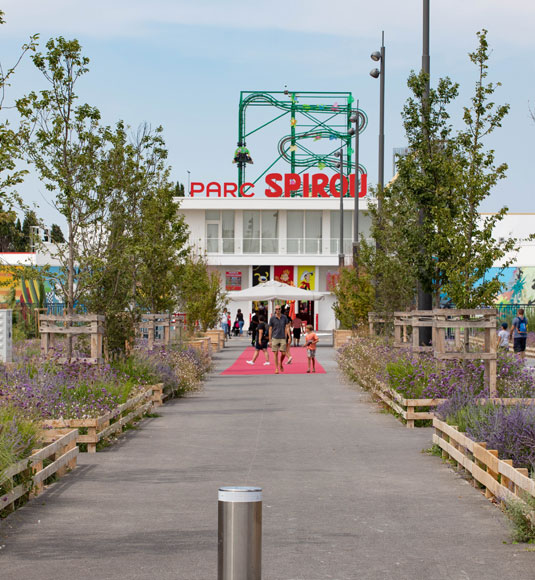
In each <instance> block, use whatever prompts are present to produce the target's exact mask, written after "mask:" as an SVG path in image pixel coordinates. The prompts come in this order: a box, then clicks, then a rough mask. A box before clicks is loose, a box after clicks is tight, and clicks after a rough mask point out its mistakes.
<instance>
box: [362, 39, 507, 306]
mask: <svg viewBox="0 0 535 580" xmlns="http://www.w3.org/2000/svg"><path fill="white" fill-rule="evenodd" d="M478 38H479V47H478V49H477V50H476V51H475V52H474V53H471V54H470V55H469V56H470V59H471V61H472V62H473V63H474V64H476V66H477V67H478V80H477V82H476V90H475V94H474V97H473V98H472V100H471V106H470V107H466V108H465V109H464V116H463V119H464V124H465V128H464V129H462V130H460V131H458V132H454V131H453V129H452V126H451V123H450V115H449V111H448V109H449V105H450V104H451V102H452V101H453V100H454V99H455V98H456V97H457V94H458V85H457V84H455V83H453V82H452V81H451V80H450V79H448V78H446V79H441V80H439V83H438V85H437V88H436V89H431V90H430V94H429V97H428V98H427V96H426V82H427V75H425V74H423V73H421V74H419V75H415V74H414V73H412V74H411V75H410V77H409V80H408V85H409V88H410V89H411V92H412V97H411V98H409V99H408V101H407V103H406V105H405V107H404V109H403V114H402V117H403V122H404V127H405V131H406V134H407V139H408V145H409V154H408V155H406V156H404V157H401V158H399V159H398V174H397V178H396V179H395V180H393V182H392V183H391V184H390V186H389V187H387V188H385V191H384V196H383V208H384V209H383V212H384V220H385V225H384V227H382V224H381V222H380V221H379V219H378V216H377V215H376V212H375V215H373V212H374V210H373V207H372V209H371V211H372V215H373V218H374V219H373V222H374V225H373V228H372V231H373V235H374V236H375V238H376V239H377V240H379V241H380V242H381V243H380V246H381V245H383V244H384V246H385V248H384V251H382V250H380V252H381V251H382V255H377V256H374V257H373V260H374V265H373V267H374V268H377V269H379V270H380V271H382V274H383V275H385V281H386V280H389V277H388V272H387V270H388V268H393V270H396V269H397V271H398V272H399V273H401V272H402V271H404V272H405V274H404V278H405V280H406V281H407V282H408V281H409V279H410V278H413V279H415V280H419V282H420V283H421V284H422V287H423V289H424V290H425V291H427V292H432V293H433V295H434V302H435V306H436V307H438V306H439V304H440V295H441V293H444V292H445V293H447V295H448V296H449V297H450V298H451V299H452V300H453V301H454V303H455V305H456V306H457V307H458V308H474V307H478V306H482V305H489V304H492V302H493V300H494V298H495V296H496V294H497V292H498V291H499V289H500V287H501V283H500V282H499V279H498V277H499V274H498V275H496V276H494V277H492V278H490V279H489V278H487V279H485V280H483V277H484V276H485V273H486V272H488V269H489V268H490V267H492V266H493V264H494V263H495V262H496V261H502V263H503V264H504V267H505V266H506V265H507V262H504V261H503V260H504V257H505V256H506V254H507V253H508V252H509V251H511V250H513V249H514V248H515V247H516V241H515V240H514V239H508V240H506V241H505V242H497V241H496V240H494V238H493V236H492V232H493V230H494V228H495V226H496V224H497V223H498V222H499V221H500V220H501V219H503V216H504V215H505V213H506V211H507V209H506V208H503V209H502V210H501V211H499V212H498V213H497V214H495V215H494V216H492V217H489V218H485V219H481V217H480V215H479V208H480V205H481V202H482V201H483V200H484V199H485V198H486V197H487V196H488V195H489V193H490V191H491V189H492V187H493V186H494V185H495V184H496V182H497V181H498V180H499V179H502V178H503V177H504V174H505V169H506V166H505V165H499V166H495V164H494V152H493V151H487V150H485V148H484V142H483V140H484V138H485V137H486V136H487V135H489V134H490V133H492V132H493V131H494V130H495V129H496V128H498V127H500V126H501V122H502V120H503V117H504V116H505V115H506V114H507V111H508V106H507V105H502V106H498V105H496V104H495V103H494V102H492V101H491V100H490V98H491V97H492V95H493V93H494V91H495V88H496V86H499V84H498V85H494V84H492V83H488V82H487V81H486V77H487V74H488V65H487V61H488V44H487V39H486V31H482V32H481V33H479V34H478ZM381 264H383V266H381ZM377 279H378V284H379V285H380V284H381V283H382V280H381V278H380V276H378V277H377ZM390 280H391V279H390ZM389 284H390V285H391V282H390V281H389ZM387 295H388V292H386V294H385V296H387Z"/></svg>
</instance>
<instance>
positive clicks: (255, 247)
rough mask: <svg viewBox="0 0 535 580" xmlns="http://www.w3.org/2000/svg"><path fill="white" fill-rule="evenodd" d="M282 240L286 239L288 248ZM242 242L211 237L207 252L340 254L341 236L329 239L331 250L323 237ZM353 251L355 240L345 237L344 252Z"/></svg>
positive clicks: (347, 253)
mask: <svg viewBox="0 0 535 580" xmlns="http://www.w3.org/2000/svg"><path fill="white" fill-rule="evenodd" d="M281 241H282V242H284V241H286V250H285V251H284V245H283V244H281ZM239 244H240V242H239V241H238V240H237V239H236V238H218V239H215V238H209V239H207V240H206V253H207V254H279V253H281V254H298V255H307V254H308V255H312V256H317V255H320V254H324V255H325V254H326V255H331V256H337V255H338V253H339V252H338V248H339V246H340V239H339V238H331V239H330V240H329V251H328V252H324V248H323V239H322V238H286V240H284V238H243V239H242V240H241V251H240V250H239ZM352 252H353V240H352V239H351V238H344V254H346V255H349V254H352Z"/></svg>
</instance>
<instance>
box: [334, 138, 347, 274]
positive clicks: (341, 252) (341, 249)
mask: <svg viewBox="0 0 535 580" xmlns="http://www.w3.org/2000/svg"><path fill="white" fill-rule="evenodd" d="M334 155H335V157H339V158H340V161H338V162H337V163H336V166H337V167H339V168H340V247H339V248H338V267H339V268H343V267H344V263H345V255H344V141H343V140H342V145H341V147H340V149H338V151H336V152H335V154H334Z"/></svg>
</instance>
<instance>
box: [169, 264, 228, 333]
mask: <svg viewBox="0 0 535 580" xmlns="http://www.w3.org/2000/svg"><path fill="white" fill-rule="evenodd" d="M177 290H178V296H177V299H178V304H179V308H180V310H181V312H185V313H186V324H187V327H188V329H189V331H190V332H192V331H193V329H194V328H195V323H196V322H197V321H198V322H199V325H200V327H201V329H202V330H207V329H208V328H212V327H214V326H217V324H218V322H219V318H220V316H221V311H222V310H223V307H224V306H225V304H226V294H225V292H223V291H222V290H221V278H220V276H219V273H218V272H213V271H212V272H210V271H209V270H208V266H207V264H206V260H205V259H204V258H203V257H202V256H198V255H196V254H193V253H190V255H189V256H188V257H187V258H186V260H185V262H184V264H183V265H182V266H181V268H180V285H179V287H178V289H177Z"/></svg>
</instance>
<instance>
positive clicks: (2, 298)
mask: <svg viewBox="0 0 535 580" xmlns="http://www.w3.org/2000/svg"><path fill="white" fill-rule="evenodd" d="M20 270H21V271H22V268H21V269H20ZM49 272H50V274H51V276H47V277H46V278H45V279H44V280H43V283H42V284H41V283H39V282H38V281H37V280H33V279H25V278H24V276H20V277H18V278H17V280H16V281H14V279H13V274H11V273H10V272H1V271H0V302H7V301H8V299H9V296H10V294H11V289H12V288H13V287H14V288H15V300H16V301H17V302H20V303H25V304H39V303H41V302H43V303H45V302H46V303H48V304H53V303H61V302H63V300H62V299H61V292H60V289H59V288H58V287H57V283H56V281H55V280H54V278H53V276H55V275H59V273H60V268H59V267H51V268H49ZM41 293H44V297H42V296H41Z"/></svg>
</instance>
